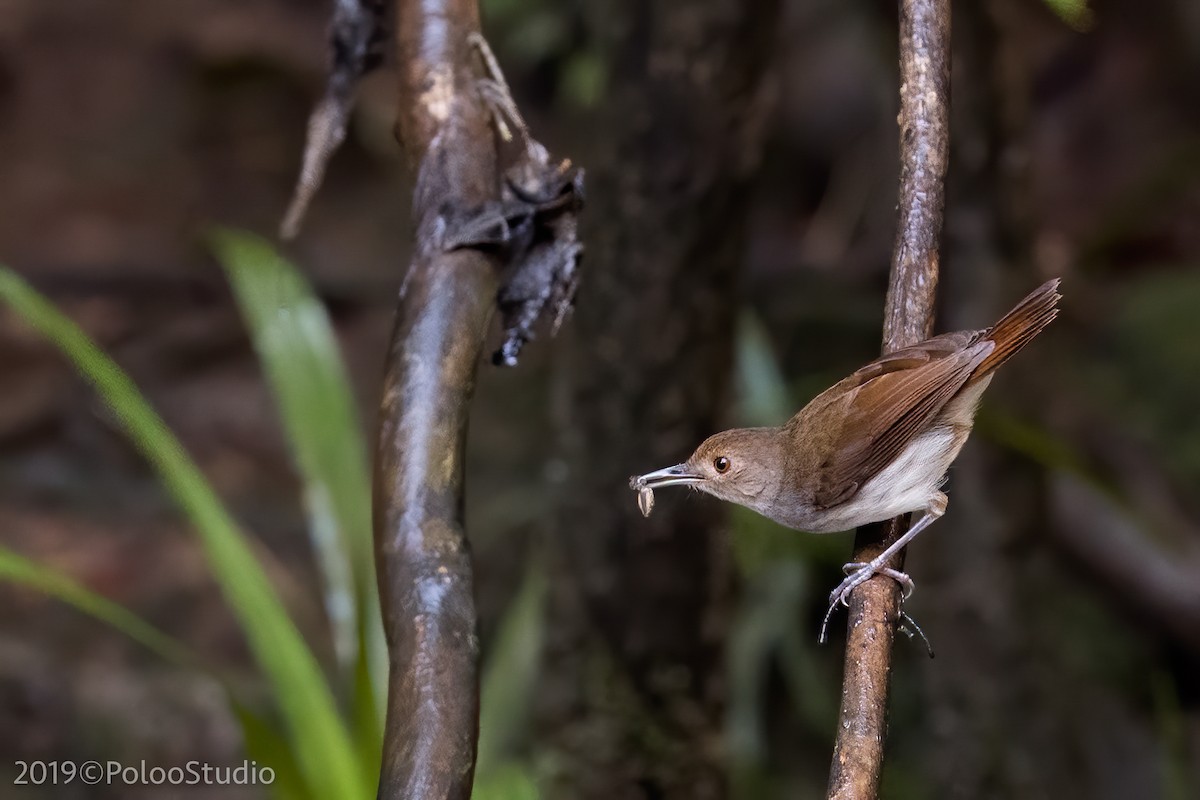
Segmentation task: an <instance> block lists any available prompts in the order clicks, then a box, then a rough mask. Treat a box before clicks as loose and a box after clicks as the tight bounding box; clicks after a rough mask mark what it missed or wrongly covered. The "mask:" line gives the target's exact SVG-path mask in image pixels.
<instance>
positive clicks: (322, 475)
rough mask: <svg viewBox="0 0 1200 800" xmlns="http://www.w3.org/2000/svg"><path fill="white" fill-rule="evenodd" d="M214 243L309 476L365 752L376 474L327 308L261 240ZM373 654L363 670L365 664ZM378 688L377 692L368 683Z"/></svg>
mask: <svg viewBox="0 0 1200 800" xmlns="http://www.w3.org/2000/svg"><path fill="white" fill-rule="evenodd" d="M213 243H214V246H215V249H216V251H217V255H218V256H219V258H220V260H221V263H222V265H223V266H224V268H225V272H226V274H227V275H228V277H229V282H230V285H231V286H232V287H233V292H234V296H235V297H236V298H237V302H238V306H239V307H240V308H241V311H242V317H243V318H244V319H245V321H246V326H247V327H248V328H249V331H250V336H251V339H252V340H253V342H254V347H255V350H256V351H257V352H258V355H259V359H260V360H261V361H262V364H263V368H264V369H265V371H266V375H267V378H268V380H269V381H270V384H271V389H272V392H273V393H274V395H275V400H276V402H277V403H278V406H279V411H280V415H281V417H282V419H283V424H284V427H285V429H286V431H287V439H288V442H289V445H290V447H291V449H292V456H293V458H294V460H295V463H296V466H297V469H298V470H299V472H300V475H301V477H302V478H303V481H304V496H305V505H306V508H307V511H308V519H309V532H310V535H311V538H312V542H313V549H314V551H315V553H316V555H317V561H318V563H319V565H320V568H321V574H322V578H323V580H324V584H325V586H324V588H325V606H326V610H327V613H328V615H329V619H330V622H331V624H332V626H333V631H334V643H335V649H336V652H337V654H338V659H339V662H340V664H341V667H342V672H343V676H344V677H345V678H347V679H348V680H352V681H358V680H367V681H368V686H367V687H356V688H355V689H354V690H353V691H352V693H353V694H354V695H355V696H356V699H361V697H362V695H363V694H364V692H365V693H366V696H367V697H370V696H372V695H373V696H374V702H373V703H372V702H367V703H360V702H355V703H354V709H355V716H356V718H358V721H357V724H356V726H355V727H356V729H357V730H358V731H359V735H360V737H365V739H364V740H363V741H362V742H361V744H360V750H361V751H363V752H364V753H366V752H371V753H373V752H375V751H377V750H378V749H379V748H380V747H381V745H382V738H381V737H382V724H381V712H382V710H383V705H384V702H385V701H386V695H385V693H386V681H387V645H386V642H385V641H384V635H383V623H382V620H381V618H380V606H379V595H378V583H377V582H376V579H375V569H374V560H373V555H372V536H371V476H370V470H369V466H368V461H367V446H366V442H365V440H364V438H363V428H362V424H361V422H360V421H359V417H358V412H357V410H356V407H355V403H354V396H353V394H352V392H351V384H350V378H349V375H348V374H347V372H346V367H345V364H344V362H343V360H342V356H341V352H340V350H339V349H338V343H337V338H336V336H335V335H334V331H333V326H332V325H331V324H330V321H329V315H328V313H327V312H326V310H325V307H324V305H323V304H322V303H321V301H320V300H319V299H318V298H317V297H316V296H315V295H314V294H313V291H312V289H311V288H310V287H309V285H308V283H307V282H306V281H305V280H304V277H303V275H301V273H300V272H299V270H297V269H296V268H295V267H294V266H292V265H291V264H290V263H288V262H287V261H285V260H284V259H283V258H281V257H280V256H279V255H278V253H277V252H276V251H275V250H274V248H273V247H272V246H271V245H270V244H268V243H267V242H266V241H264V240H263V239H261V238H259V237H257V236H252V235H250V234H246V233H239V232H234V231H226V230H219V231H216V232H215V233H214V235H213ZM364 657H365V658H366V661H367V665H366V670H365V672H364V671H363V670H362V669H360V668H359V666H358V661H359V659H360V658H364ZM367 689H371V691H366V690H367Z"/></svg>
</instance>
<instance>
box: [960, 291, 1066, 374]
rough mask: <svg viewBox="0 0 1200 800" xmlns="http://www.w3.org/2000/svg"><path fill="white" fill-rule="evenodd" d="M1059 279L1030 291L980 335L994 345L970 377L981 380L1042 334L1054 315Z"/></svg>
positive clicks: (1056, 312) (1056, 311)
mask: <svg viewBox="0 0 1200 800" xmlns="http://www.w3.org/2000/svg"><path fill="white" fill-rule="evenodd" d="M1060 280H1061V279H1060V278H1055V279H1054V280H1052V281H1047V282H1046V283H1044V284H1042V285H1041V286H1039V287H1038V288H1036V289H1034V290H1033V291H1032V292H1030V294H1029V296H1028V297H1026V298H1025V299H1024V300H1022V301H1021V302H1019V303H1017V305H1016V306H1015V307H1014V308H1013V310H1012V311H1009V312H1008V313H1007V314H1005V315H1004V316H1003V317H1001V318H1000V320H999V321H998V322H997V323H996V324H995V325H993V326H992V327H991V328H989V329H988V332H987V333H986V334H984V337H983V338H985V339H991V340H992V341H993V342H995V343H996V347H995V349H994V350H992V352H991V353H990V354H989V355H988V357H987V358H985V359H984V360H983V361H981V362H980V363H979V367H978V368H976V370H975V372H974V373H972V375H971V377H972V378H982V377H983V376H985V375H988V374H990V373H991V372H993V371H994V370H995V369H996V367H998V366H1000V365H1001V364H1003V363H1004V362H1005V361H1008V360H1009V359H1010V358H1012V357H1013V356H1014V355H1016V354H1017V352H1018V351H1019V350H1020V349H1021V348H1022V347H1024V346H1025V345H1027V344H1029V342H1030V340H1032V339H1033V337H1035V336H1037V335H1038V334H1039V333H1041V332H1042V329H1043V328H1045V327H1046V326H1047V325H1049V324H1050V322H1051V321H1052V320H1053V319H1054V318H1055V317H1057V316H1058V301H1059V299H1060V298H1061V297H1062V295H1060V294H1059V293H1058V284H1059V281H1060Z"/></svg>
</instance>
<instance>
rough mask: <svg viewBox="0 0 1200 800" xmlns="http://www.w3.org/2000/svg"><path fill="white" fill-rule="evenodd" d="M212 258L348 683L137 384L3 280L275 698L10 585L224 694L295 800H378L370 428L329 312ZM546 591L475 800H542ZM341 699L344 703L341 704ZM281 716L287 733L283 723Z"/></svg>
mask: <svg viewBox="0 0 1200 800" xmlns="http://www.w3.org/2000/svg"><path fill="white" fill-rule="evenodd" d="M214 243H215V247H216V250H217V252H218V254H219V255H220V257H221V260H222V262H223V266H224V267H225V270H226V273H227V275H228V276H229V280H230V283H231V285H232V286H233V289H234V293H235V295H236V297H237V300H238V304H239V306H240V308H241V310H242V314H243V317H244V319H245V320H246V323H247V326H248V328H249V330H250V334H251V338H252V340H253V342H254V345H255V348H256V350H257V351H258V353H259V356H260V359H261V360H262V362H263V366H264V369H265V371H266V373H267V377H268V380H269V382H270V384H271V388H272V390H273V392H274V395H275V399H276V401H277V403H278V405H279V409H280V415H281V417H282V418H283V422H284V428H285V430H286V432H287V436H288V441H289V443H290V445H291V450H292V454H293V457H294V460H295V462H296V464H297V468H298V472H299V473H300V477H301V479H302V482H303V485H304V497H305V503H306V508H307V511H308V517H309V527H310V532H311V534H312V541H313V551H314V554H315V556H316V558H317V560H318V563H319V567H320V570H319V571H320V574H321V576H322V583H323V585H322V586H321V587H319V591H320V592H321V593H322V595H323V597H324V598H325V607H326V609H327V611H328V615H329V620H330V625H331V628H332V631H331V635H332V637H333V639H334V641H335V651H336V653H337V657H338V661H339V669H338V670H336V671H335V672H334V673H333V674H331V675H329V676H327V675H326V673H325V672H324V671H323V670H322V668H321V667H320V666H319V665H318V663H317V659H316V657H315V655H314V653H313V651H312V649H311V648H310V647H309V646H308V645H307V644H306V643H305V642H304V640H303V639H302V638H301V636H300V633H299V631H298V630H297V629H296V627H295V624H294V623H293V621H292V619H291V617H290V616H289V615H288V613H287V611H286V609H285V608H284V606H283V603H282V601H281V599H280V597H279V595H278V593H277V592H276V591H275V589H274V588H273V587H272V586H271V584H270V581H269V580H268V578H267V577H266V573H265V572H264V570H263V567H262V565H261V563H260V561H259V559H258V558H257V557H256V556H255V555H254V552H253V548H254V544H253V541H252V539H251V538H250V537H249V536H248V535H247V534H246V533H245V532H244V531H242V530H241V528H240V527H239V526H238V525H237V523H236V522H235V521H234V518H233V515H232V514H231V513H230V512H229V511H228V509H226V508H225V506H224V505H223V504H222V503H221V501H220V499H219V498H218V497H217V495H216V493H215V491H214V490H213V489H212V486H211V485H210V484H209V483H208V481H207V480H206V479H205V478H204V476H203V474H202V473H201V472H200V470H199V468H198V467H197V466H196V465H195V463H194V462H193V461H192V460H191V459H190V458H189V457H188V455H187V453H186V452H185V451H184V449H183V446H182V445H181V444H180V442H179V441H178V439H176V438H175V436H174V435H173V434H172V433H171V432H170V430H169V429H168V428H167V427H166V425H165V424H164V423H163V422H162V420H161V418H159V416H158V415H157V414H156V413H155V412H154V411H153V409H152V408H151V407H150V405H149V404H148V403H147V402H146V400H145V399H144V398H143V397H142V395H141V394H140V393H139V392H138V391H137V388H136V387H135V386H134V385H133V383H132V381H130V379H129V378H128V376H127V375H126V374H125V373H124V372H123V371H121V369H120V368H119V367H118V366H117V365H116V364H115V363H114V362H113V361H112V360H111V359H109V358H108V357H107V356H106V355H104V354H103V353H102V352H101V351H100V350H99V348H98V347H97V346H96V345H95V344H94V343H93V342H92V341H91V340H90V339H89V338H88V337H87V335H86V334H85V333H84V332H83V331H82V330H81V329H80V328H79V327H78V326H77V325H75V324H74V323H73V322H72V321H71V320H69V319H67V318H66V317H65V316H63V315H62V314H61V313H60V312H59V311H58V310H57V309H55V308H54V307H53V306H52V305H51V304H50V303H49V302H48V301H47V300H46V299H45V298H44V297H42V296H41V295H40V294H38V293H37V292H36V291H35V290H34V289H33V288H32V287H30V286H29V285H28V284H27V283H26V282H25V281H24V280H22V279H21V278H20V277H19V276H18V275H17V274H16V273H14V272H12V271H10V270H7V269H4V268H2V267H0V300H3V301H4V302H6V303H7V304H8V305H9V306H10V307H11V308H12V309H13V310H15V311H16V312H17V313H18V314H19V315H20V316H21V317H23V318H24V319H25V321H26V322H27V323H28V324H29V325H30V326H32V327H33V328H35V329H36V330H38V331H39V332H40V333H42V334H43V335H44V336H46V337H47V338H48V339H50V340H51V341H53V342H54V343H55V344H56V345H57V346H58V348H59V349H60V350H61V351H62V353H63V354H64V355H66V356H67V357H68V358H69V359H70V360H71V361H72V363H73V364H74V366H75V367H76V369H77V370H78V371H79V373H80V374H81V375H82V376H83V377H84V378H85V379H86V380H88V381H89V382H90V383H91V384H92V385H93V386H94V387H95V388H96V390H97V391H98V393H99V394H100V396H101V398H102V399H103V400H104V402H105V403H106V404H107V405H108V406H109V408H110V409H111V410H112V411H113V412H114V414H115V416H116V417H117V419H119V420H120V421H121V423H122V424H123V425H124V427H125V430H126V432H127V434H128V435H129V436H130V438H131V439H133V441H134V442H135V443H136V444H137V445H138V447H139V449H140V450H141V451H142V453H143V454H144V455H145V456H146V458H147V459H148V460H149V461H150V462H151V464H152V465H153V466H154V467H155V469H156V470H157V471H158V473H159V476H160V478H161V479H162V481H163V483H164V484H165V485H166V487H167V488H168V489H169V491H170V492H171V493H172V495H173V496H174V497H175V499H176V501H177V502H178V503H179V505H180V507H181V508H182V510H183V511H184V513H185V514H186V515H187V517H188V518H189V520H190V521H191V523H192V525H193V527H194V528H195V530H196V532H197V533H198V535H199V536H200V537H201V540H202V541H203V543H204V545H205V551H206V553H207V555H208V559H209V564H210V567H211V568H212V570H213V574H214V575H215V577H216V578H217V580H218V583H219V584H220V586H221V588H222V591H223V592H224V595H225V597H226V600H227V601H228V602H229V604H230V606H231V607H232V608H233V610H234V612H235V614H236V616H237V619H238V620H239V623H240V624H241V627H242V631H243V633H244V634H245V636H246V639H247V641H248V643H249V644H250V648H251V650H252V651H253V653H254V655H255V658H256V660H257V661H258V663H259V666H260V667H261V669H262V670H263V673H264V676H265V677H266V678H267V680H268V682H269V684H270V686H271V688H272V696H273V698H274V709H273V710H272V712H271V713H267V714H263V713H260V712H259V711H257V710H255V709H254V708H253V706H252V705H251V704H250V703H248V702H243V701H242V700H241V699H240V698H239V697H238V696H237V693H236V692H235V691H234V690H233V689H232V688H231V687H230V686H228V685H227V684H225V683H224V681H223V680H222V678H221V675H220V672H219V668H218V667H216V666H211V667H210V666H207V665H204V664H202V663H201V662H200V660H199V659H198V658H197V657H196V656H195V655H193V654H192V653H190V651H189V650H188V649H187V648H186V647H185V646H184V645H182V644H181V643H179V642H178V641H176V640H174V639H173V638H171V637H170V636H168V635H166V634H164V633H162V632H161V631H159V630H157V629H156V628H154V627H153V626H151V625H150V624H149V623H147V622H145V621H144V620H142V619H141V618H139V617H138V616H137V615H135V614H133V613H132V612H130V611H129V610H128V609H125V608H123V607H121V606H119V605H117V604H114V603H112V602H111V601H108V600H106V599H104V598H103V597H100V596H98V595H96V594H95V593H93V592H91V591H89V590H88V589H86V588H85V587H83V586H80V585H79V584H77V583H76V582H75V581H73V580H72V579H71V578H70V577H68V576H66V575H63V574H61V573H58V572H56V571H55V570H52V569H49V568H47V567H43V566H40V565H38V564H35V563H33V562H31V561H29V560H28V559H25V558H23V557H22V556H20V555H19V554H16V553H14V552H11V551H8V550H0V579H5V580H9V581H12V582H15V583H19V584H21V585H24V586H27V587H29V588H33V589H36V590H38V591H42V592H44V593H46V594H49V595H51V596H54V597H56V598H58V599H60V600H63V601H65V602H67V603H70V604H71V605H73V606H75V607H76V608H78V609H80V610H81V611H84V612H85V613H88V614H90V615H92V616H94V617H96V618H97V619H100V620H102V621H104V622H106V623H108V624H110V625H112V626H113V627H115V628H116V629H118V630H120V631H121V632H123V633H125V634H126V635H128V636H130V637H131V638H133V639H135V640H136V641H138V642H140V643H141V644H143V645H145V646H146V647H148V648H150V649H151V650H153V651H154V652H156V653H158V654H159V655H162V656H163V657H165V658H169V659H171V660H173V661H176V662H178V663H182V664H185V665H187V666H188V667H191V668H196V669H206V670H207V671H209V673H210V674H211V675H212V676H213V677H214V679H216V680H218V681H220V682H222V684H223V685H225V688H226V690H227V692H228V694H229V697H230V704H231V708H232V710H233V712H234V714H235V716H236V717H237V719H238V720H239V722H240V723H241V726H242V732H243V736H244V739H245V744H246V750H247V755H248V756H249V757H251V758H253V759H255V760H256V761H258V762H259V763H260V764H263V765H267V766H270V767H271V768H273V769H274V770H275V771H276V777H277V780H276V782H275V783H274V784H273V785H272V791H273V793H274V794H275V796H277V797H281V798H328V797H346V798H351V797H364V798H365V797H368V796H373V795H374V788H373V787H374V786H375V783H376V781H377V779H378V765H379V759H380V748H381V743H382V719H381V716H380V714H379V708H380V704H381V703H382V701H383V699H384V697H383V691H384V682H385V680H386V650H385V649H384V644H383V637H382V627H381V625H380V616H379V608H378V601H377V589H376V581H375V573H374V567H373V560H372V559H373V557H372V551H371V528H370V482H369V468H368V464H367V460H366V445H365V440H364V438H363V431H362V426H361V424H360V422H359V420H358V419H357V415H356V413H355V411H354V403H353V397H352V394H351V389H350V384H349V380H348V378H347V373H346V369H345V365H344V363H343V362H342V357H341V354H340V351H339V349H338V345H337V341H336V339H335V337H334V332H333V327H332V325H331V324H330V322H329V319H328V315H327V313H326V311H325V309H324V306H323V305H322V304H321V302H320V301H319V300H318V299H317V297H316V296H315V295H314V294H313V292H312V290H311V288H310V287H309V286H308V284H307V282H306V281H305V280H304V279H303V277H302V275H301V273H300V272H299V271H298V270H296V269H295V267H293V266H292V265H291V264H289V263H288V262H287V261H285V260H284V259H282V258H280V257H279V255H278V254H277V253H276V252H275V251H274V249H273V248H272V247H271V246H270V245H269V244H267V243H266V242H265V241H263V240H261V239H259V238H257V237H253V236H250V235H248V234H242V233H235V232H232V231H221V232H218V233H217V234H216V235H215V236H214ZM544 588H545V576H544V574H543V571H542V568H541V566H540V562H536V561H535V562H532V563H531V565H530V568H529V572H528V574H527V577H526V579H525V582H524V588H523V589H522V590H521V591H520V592H519V593H518V596H517V598H516V600H514V601H513V603H512V609H511V611H510V612H509V613H508V614H507V616H506V618H505V619H504V620H503V622H502V624H501V632H500V634H499V636H498V637H497V643H496V646H495V647H494V648H493V650H492V652H491V653H490V654H489V656H488V659H487V663H488V665H489V666H488V669H487V670H486V671H485V675H484V679H483V691H484V696H483V699H482V719H481V722H480V726H481V732H482V737H481V748H482V749H481V754H480V755H481V758H480V765H479V773H478V778H479V780H478V783H477V788H476V790H475V793H474V797H475V798H476V800H532V799H533V798H536V797H537V790H536V786H535V783H534V781H533V778H532V773H531V771H530V769H529V768H528V767H527V766H526V765H525V764H524V763H523V762H522V761H520V760H518V759H517V757H516V756H517V751H518V749H519V745H520V744H521V741H522V737H521V731H522V729H523V728H522V724H523V723H522V720H523V719H524V717H525V714H526V712H527V709H528V708H529V707H530V705H531V703H530V695H531V693H532V691H533V688H534V685H535V680H536V678H535V676H536V674H537V670H536V661H537V658H538V654H539V652H540V644H539V643H540V630H541V627H540V626H541V609H542V605H543V596H544ZM339 699H340V701H341V702H340V703H339V702H338V700H339ZM276 715H278V718H276Z"/></svg>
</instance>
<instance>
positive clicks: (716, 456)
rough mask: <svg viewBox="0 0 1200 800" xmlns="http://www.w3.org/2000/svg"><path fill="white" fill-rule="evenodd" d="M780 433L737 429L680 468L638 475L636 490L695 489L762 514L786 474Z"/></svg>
mask: <svg viewBox="0 0 1200 800" xmlns="http://www.w3.org/2000/svg"><path fill="white" fill-rule="evenodd" d="M783 453H784V450H783V434H782V432H781V431H780V429H779V428H737V429H734V430H729V431H722V432H721V433H717V434H714V435H712V436H710V437H708V438H707V439H705V440H704V441H703V442H702V443H701V444H700V446H699V447H697V448H696V452H694V453H692V455H691V457H690V458H688V460H687V461H684V462H683V463H682V464H676V465H675V466H673V467H667V468H665V469H660V470H655V471H654V472H647V473H646V474H645V475H635V476H634V477H633V478H631V479H630V482H629V485H630V486H631V487H632V488H634V489H638V490H642V489H660V488H662V487H665V486H691V487H692V488H694V489H699V490H700V491H702V492H707V493H708V494H711V495H713V496H714V497H719V498H720V499H722V500H728V501H729V502H731V503H738V504H739V505H743V506H747V507H749V508H752V509H754V510H755V511H759V512H760V513H762V512H763V510H764V509H765V508H766V507H767V506H768V505H769V504H770V503H771V502H772V501H773V500H774V498H775V495H776V494H777V493H778V491H779V487H780V481H781V479H782V475H783V468H784V462H783Z"/></svg>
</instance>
